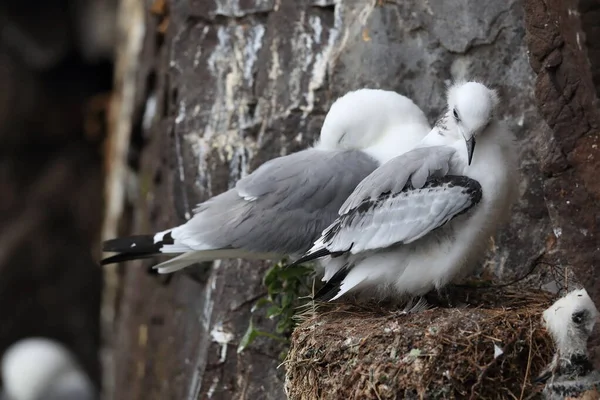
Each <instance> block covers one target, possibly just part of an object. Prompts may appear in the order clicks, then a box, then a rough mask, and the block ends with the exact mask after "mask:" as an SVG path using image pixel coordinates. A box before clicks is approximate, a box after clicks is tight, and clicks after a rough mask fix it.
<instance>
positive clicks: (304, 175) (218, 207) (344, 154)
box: [102, 89, 431, 273]
mask: <svg viewBox="0 0 600 400" xmlns="http://www.w3.org/2000/svg"><path fill="white" fill-rule="evenodd" d="M430 129H431V127H430V125H429V123H428V121H427V118H426V117H425V114H424V113H423V112H422V111H421V109H420V108H419V107H418V106H417V105H415V104H414V103H413V102H412V100H410V99H408V98H407V97H404V96H402V95H400V94H398V93H395V92H392V91H384V90H375V89H361V90H357V91H353V92H350V93H347V94H346V95H344V96H342V97H341V98H339V99H338V100H336V101H335V102H334V104H333V105H332V106H331V109H330V111H329V112H328V114H327V116H326V117H325V120H324V123H323V126H322V129H321V134H320V138H319V140H318V141H317V143H316V144H315V146H314V147H312V148H309V149H307V150H303V151H300V152H297V153H293V154H290V155H287V156H283V157H278V158H275V159H273V160H270V161H268V162H266V163H264V164H262V165H261V166H260V167H259V168H258V169H257V170H256V171H254V172H253V173H251V174H250V175H248V176H246V177H244V178H242V179H240V180H239V181H238V182H237V183H236V185H235V187H234V188H232V189H230V190H228V191H227V192H225V193H222V194H220V195H217V196H215V197H212V198H211V199H209V200H207V201H205V202H204V203H202V204H200V205H198V206H197V208H196V209H195V210H194V216H193V217H192V218H191V219H190V220H189V221H187V222H186V223H185V224H183V225H180V226H178V227H175V228H172V229H168V230H166V231H163V232H159V233H156V234H154V235H142V236H133V237H126V238H118V239H113V240H108V241H106V242H104V246H103V250H104V251H106V252H118V253H120V254H118V255H116V256H113V257H109V258H107V259H104V260H102V264H108V263H113V262H120V261H126V260H132V259H139V258H144V257H149V256H154V255H157V254H164V253H171V254H181V255H180V256H179V257H176V258H173V259H171V260H168V261H166V262H163V263H161V264H159V265H157V266H156V268H158V270H159V272H161V273H168V272H173V271H176V270H178V269H181V268H184V267H186V266H188V265H191V264H193V263H195V262H200V261H211V260H215V259H223V258H247V259H279V258H282V257H283V256H286V255H287V256H291V257H292V258H294V257H298V256H300V255H301V254H303V253H304V252H305V251H306V250H308V249H309V248H310V246H311V245H312V243H313V242H314V241H315V239H316V238H318V237H319V234H320V233H321V232H322V230H323V229H325V228H326V227H327V226H328V225H329V224H330V223H331V222H333V221H334V220H335V218H336V217H337V211H338V210H339V208H340V206H341V205H342V204H343V203H344V201H345V200H346V199H347V197H348V196H349V195H350V193H352V191H353V190H354V188H355V187H356V185H358V183H359V182H360V181H361V180H362V179H363V178H365V177H366V176H367V175H368V174H370V173H371V172H373V171H374V170H375V169H376V168H377V167H378V166H379V165H381V164H382V163H385V162H387V161H389V160H390V159H391V158H393V157H395V156H397V155H399V154H402V153H404V152H406V151H408V150H410V149H412V148H414V146H415V145H416V144H417V143H419V141H420V140H422V139H423V137H424V136H426V135H427V133H428V132H429V131H430Z"/></svg>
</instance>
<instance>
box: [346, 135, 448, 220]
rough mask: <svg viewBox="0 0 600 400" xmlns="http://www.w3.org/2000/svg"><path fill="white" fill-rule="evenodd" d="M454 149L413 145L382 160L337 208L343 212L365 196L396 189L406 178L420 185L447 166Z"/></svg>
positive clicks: (444, 170)
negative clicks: (403, 151) (396, 154)
mask: <svg viewBox="0 0 600 400" xmlns="http://www.w3.org/2000/svg"><path fill="white" fill-rule="evenodd" d="M455 153H456V150H455V149H454V148H452V147H448V146H432V147H422V148H416V149H413V150H411V151H409V152H407V153H405V154H403V155H401V156H398V157H395V158H393V159H391V160H390V161H388V162H387V163H385V164H383V165H382V166H380V167H379V168H377V169H376V170H375V171H373V173H372V174H370V175H369V176H368V177H366V178H365V179H364V180H363V181H362V182H361V183H360V184H359V185H358V186H357V187H356V189H355V190H354V192H353V193H352V194H351V195H350V196H349V197H348V199H347V200H346V201H345V202H344V204H343V205H342V207H341V208H340V210H339V215H344V214H346V213H347V212H349V211H350V210H352V209H353V208H356V207H357V206H358V205H359V204H361V203H362V202H363V201H365V200H374V199H376V198H378V197H379V195H380V194H382V193H386V192H392V193H398V192H400V191H401V190H402V189H403V188H404V187H405V185H406V184H407V183H408V180H409V179H410V180H411V184H412V186H413V187H414V188H420V187H423V185H424V184H425V181H426V180H427V178H428V177H430V176H443V175H446V174H447V173H448V170H449V169H450V162H451V159H452V156H453V155H454V154H455Z"/></svg>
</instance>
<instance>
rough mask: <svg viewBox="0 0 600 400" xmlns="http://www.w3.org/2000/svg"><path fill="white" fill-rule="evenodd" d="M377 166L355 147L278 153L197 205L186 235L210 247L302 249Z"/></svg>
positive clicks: (264, 250) (273, 250)
mask: <svg viewBox="0 0 600 400" xmlns="http://www.w3.org/2000/svg"><path fill="white" fill-rule="evenodd" d="M377 166H378V165H377V162H376V161H375V160H374V159H372V158H371V157H370V156H368V155H367V154H365V153H363V152H360V151H356V150H350V151H335V152H334V151H323V150H317V149H308V150H304V151H301V152H298V153H294V154H290V155H288V156H284V157H279V158H276V159H274V160H271V161H269V162H267V163H265V164H263V165H262V166H261V167H259V168H258V169H257V170H256V171H255V172H253V173H252V174H250V175H249V176H247V177H245V178H244V179H241V180H240V181H239V182H238V183H237V184H236V186H235V188H234V189H231V190H229V191H227V192H225V193H223V194H221V195H219V196H215V197H213V198H212V199H210V200H209V201H207V202H205V203H203V204H201V205H199V206H198V207H197V209H196V210H195V212H196V215H195V216H194V217H193V218H192V219H191V220H190V221H188V223H187V224H185V225H184V227H185V236H187V237H189V238H190V240H193V241H194V243H198V242H200V243H206V244H207V246H209V247H210V248H212V249H231V248H233V249H244V250H249V251H252V252H262V253H278V254H301V253H303V252H304V251H306V250H307V249H308V248H309V247H310V246H311V245H312V243H313V242H314V240H315V239H316V238H317V237H319V235H320V233H321V232H322V231H323V229H325V228H326V227H327V226H329V224H331V223H332V222H333V221H334V220H335V218H336V217H337V211H338V210H339V208H340V206H341V205H342V203H343V202H344V201H345V200H346V198H347V197H348V196H349V195H350V194H351V193H352V191H353V190H354V189H355V188H356V185H358V183H359V182H360V181H361V180H362V179H364V178H365V177H366V176H367V175H368V174H370V173H371V172H372V171H374V170H375V169H376V168H377ZM179 234H180V233H178V235H179ZM178 240H179V239H178ZM183 240H185V238H183ZM195 249H196V250H202V248H198V246H196V247H195Z"/></svg>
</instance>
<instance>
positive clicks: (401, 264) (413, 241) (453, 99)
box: [296, 82, 518, 300]
mask: <svg viewBox="0 0 600 400" xmlns="http://www.w3.org/2000/svg"><path fill="white" fill-rule="evenodd" d="M498 102H499V100H498V96H497V94H496V92H495V91H494V90H491V89H489V88H487V87H486V86H484V85H482V84H480V83H476V82H459V83H456V84H454V85H452V86H451V87H450V88H449V90H448V109H447V112H446V113H445V115H444V116H443V117H442V118H441V119H440V120H439V121H438V122H437V124H436V125H435V127H434V128H433V129H432V131H431V132H430V133H429V134H428V135H427V136H426V137H425V138H424V139H423V141H422V143H420V144H419V145H418V146H417V147H418V148H416V149H414V150H412V151H410V152H408V153H406V154H403V155H401V156H399V157H396V158H394V159H392V160H391V161H389V162H387V163H386V164H383V165H382V166H381V167H379V168H378V169H377V170H375V171H374V172H373V173H372V174H370V175H369V176H368V177H367V178H365V179H364V180H363V181H362V182H361V183H360V184H359V185H358V187H357V188H356V190H354V192H353V193H352V194H351V195H350V197H349V198H348V199H347V200H346V202H345V203H344V204H343V205H342V207H341V208H340V211H339V217H338V218H337V219H336V220H335V221H334V222H333V223H332V224H331V225H330V226H329V227H328V228H327V229H325V230H324V231H323V233H322V235H321V237H320V238H319V239H318V240H317V241H316V242H315V244H314V246H313V247H312V248H311V249H310V250H309V251H308V252H307V253H306V254H305V255H304V256H303V257H302V258H300V259H299V260H297V261H296V263H302V262H305V261H309V260H313V259H317V258H321V257H325V256H326V257H327V259H324V260H323V266H324V268H325V274H324V276H323V280H324V281H326V282H327V283H326V284H325V285H324V287H323V288H322V290H321V291H320V292H319V293H317V296H316V297H317V298H320V299H327V300H333V299H337V298H339V297H340V296H342V295H343V294H345V293H348V292H350V291H358V292H363V293H366V294H368V295H375V296H377V297H387V296H394V297H404V296H408V297H410V296H418V295H423V294H426V293H427V292H429V291H430V290H432V289H439V288H442V287H443V286H444V285H446V284H447V283H449V282H450V281H451V280H452V279H453V278H455V277H457V276H458V275H460V274H464V273H467V272H469V271H470V270H471V268H472V267H473V264H474V263H475V262H476V261H477V260H480V259H481V257H482V255H483V254H484V252H485V249H486V247H487V245H488V244H489V240H490V237H491V236H492V235H493V234H494V233H495V232H496V230H497V228H498V227H499V226H500V224H501V223H502V222H504V221H506V219H507V217H508V216H509V211H510V208H511V206H512V204H513V203H514V201H515V200H516V196H517V187H518V175H517V165H518V162H517V161H518V160H517V159H518V157H517V149H516V148H515V145H514V136H513V134H512V133H511V132H510V131H509V130H508V129H507V128H506V127H505V126H504V125H503V124H502V123H501V122H499V121H498V120H497V119H496V118H495V113H496V109H497V106H498ZM476 142H477V148H476V149H475V143H476Z"/></svg>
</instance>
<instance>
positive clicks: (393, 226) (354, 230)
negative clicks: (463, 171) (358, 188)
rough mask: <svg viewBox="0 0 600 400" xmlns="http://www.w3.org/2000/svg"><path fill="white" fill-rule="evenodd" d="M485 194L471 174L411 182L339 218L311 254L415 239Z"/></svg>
mask: <svg viewBox="0 0 600 400" xmlns="http://www.w3.org/2000/svg"><path fill="white" fill-rule="evenodd" d="M481 196H482V192H481V185H480V184H479V182H477V181H476V180H473V179H471V178H468V177H466V176H456V175H446V176H443V177H436V178H431V179H429V180H428V181H427V182H426V183H425V185H423V186H422V187H421V188H413V187H412V185H410V184H409V185H407V186H406V187H405V188H403V189H402V190H401V191H399V192H387V193H384V194H381V195H380V196H378V197H377V198H375V199H366V200H364V201H363V202H362V203H360V204H359V205H358V206H357V207H356V208H353V209H352V210H350V211H349V212H347V213H346V214H344V215H342V216H341V217H339V218H338V219H337V220H336V221H335V222H334V223H333V224H332V225H331V226H329V227H328V228H327V229H326V230H325V231H324V232H323V234H322V236H321V238H320V239H319V240H318V241H317V242H316V243H315V246H314V247H313V249H311V253H313V252H315V251H318V250H321V251H322V250H323V249H327V252H328V253H340V252H342V253H343V252H346V251H351V252H352V253H359V252H362V251H367V250H378V249H383V248H386V247H389V246H392V245H397V244H407V243H411V242H414V241H415V240H417V239H420V238H422V237H423V236H425V235H427V234H428V233H429V232H431V231H433V230H434V229H436V228H438V227H440V226H442V225H444V224H445V223H446V222H448V221H449V220H451V219H452V218H454V217H456V216H457V215H459V214H461V213H463V212H466V211H467V210H469V209H470V208H471V207H473V206H474V205H476V204H477V203H479V201H480V200H481Z"/></svg>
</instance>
